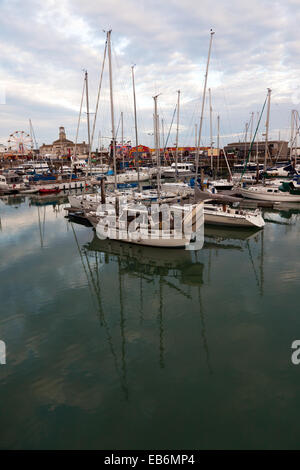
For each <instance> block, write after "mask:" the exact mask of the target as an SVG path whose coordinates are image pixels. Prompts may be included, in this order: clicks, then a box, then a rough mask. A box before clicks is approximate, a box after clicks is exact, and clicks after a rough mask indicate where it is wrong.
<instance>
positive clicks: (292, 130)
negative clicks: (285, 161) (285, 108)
mask: <svg viewBox="0 0 300 470" xmlns="http://www.w3.org/2000/svg"><path fill="white" fill-rule="evenodd" d="M294 122H295V119H294V110H293V109H292V111H291V140H290V160H291V162H292V161H293V144H294Z"/></svg>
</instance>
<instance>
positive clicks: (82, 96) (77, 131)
mask: <svg viewBox="0 0 300 470" xmlns="http://www.w3.org/2000/svg"><path fill="white" fill-rule="evenodd" d="M84 90H85V79H84V80H83V88H82V95H81V102H80V110H79V116H78V123H77V129H76V137H75V148H74V159H76V149H77V141H78V133H79V126H80V119H81V113H82V103H83V98H84Z"/></svg>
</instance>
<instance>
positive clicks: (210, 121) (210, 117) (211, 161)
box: [208, 88, 213, 171]
mask: <svg viewBox="0 0 300 470" xmlns="http://www.w3.org/2000/svg"><path fill="white" fill-rule="evenodd" d="M208 94H209V129H210V168H211V170H212V171H213V137H212V105H211V89H210V88H209V89H208Z"/></svg>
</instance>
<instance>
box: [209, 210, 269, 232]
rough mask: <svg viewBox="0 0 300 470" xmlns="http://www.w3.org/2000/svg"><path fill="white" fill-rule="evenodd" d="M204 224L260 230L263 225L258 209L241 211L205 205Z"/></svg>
mask: <svg viewBox="0 0 300 470" xmlns="http://www.w3.org/2000/svg"><path fill="white" fill-rule="evenodd" d="M204 223H205V224H213V225H222V226H228V227H251V228H262V227H263V226H264V225H265V221H264V219H263V216H262V213H261V210H260V209H256V210H254V211H250V210H243V209H240V208H239V207H237V208H234V207H228V206H227V205H226V204H223V205H222V206H221V205H219V204H205V205H204Z"/></svg>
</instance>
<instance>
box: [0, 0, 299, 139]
mask: <svg viewBox="0 0 300 470" xmlns="http://www.w3.org/2000/svg"><path fill="white" fill-rule="evenodd" d="M0 5H1V15H0V41H1V44H0V46H1V55H2V60H1V63H0V85H1V91H0V99H1V105H0V110H1V118H0V119H1V130H0V141H1V142H3V143H5V142H6V141H7V139H8V136H9V134H11V133H13V132H14V131H16V130H24V131H27V132H28V131H29V125H28V121H29V119H31V120H32V123H33V126H34V130H35V134H36V138H37V141H38V144H39V145H41V144H42V143H43V142H46V143H51V142H52V141H53V140H54V139H55V138H57V134H58V127H59V126H65V128H66V132H67V136H68V137H69V138H70V139H72V140H74V139H75V134H76V126H77V120H78V112H79V106H80V100H81V92H82V84H83V74H84V72H83V69H87V70H88V73H89V91H90V111H91V112H93V111H95V103H96V94H97V87H98V83H99V77H100V70H101V65H102V60H103V51H104V44H105V32H104V30H108V29H112V62H113V86H114V100H115V121H116V127H117V128H118V127H119V130H118V136H119V138H120V126H118V124H119V120H120V113H121V111H123V113H124V136H125V139H126V140H132V141H133V139H134V120H133V98H132V83H131V66H132V65H133V64H136V67H135V81H136V93H137V107H138V127H139V140H140V143H143V144H145V145H152V144H153V135H151V134H153V96H154V95H155V94H158V93H160V96H159V98H158V102H159V115H160V120H163V127H164V134H165V136H166V135H167V133H168V129H169V126H170V123H171V119H172V115H173V111H174V108H175V105H176V101H177V90H180V91H181V113H180V137H179V141H180V145H194V141H195V137H194V133H195V124H197V123H199V118H200V108H201V99H202V92H203V83H204V74H205V65H206V60H207V52H208V45H209V38H210V28H213V30H214V31H215V35H214V38H213V45H212V55H211V63H210V69H209V76H208V87H210V88H211V97H212V108H213V112H212V121H213V134H214V137H213V140H214V141H216V133H217V115H220V136H221V144H224V143H226V142H228V141H236V140H239V139H241V140H242V139H243V138H244V129H245V123H246V122H248V121H249V120H250V117H251V112H254V116H255V119H256V116H257V113H258V112H260V111H261V109H262V105H263V102H264V100H265V97H266V93H267V88H268V87H269V88H271V89H272V100H271V118H270V129H271V137H273V138H278V136H279V132H280V136H281V138H288V136H289V126H290V113H291V110H292V109H297V108H298V106H299V102H300V64H299V51H300V46H299V44H300V30H299V24H300V9H299V0H285V1H284V2H282V1H281V2H276V1H271V0H265V1H259V0H252V1H251V2H250V1H249V2H246V1H241V0H215V1H213V2H212V1H211V0H201V1H199V2H195V1H194V0H165V1H164V2H161V1H158V0H147V1H145V0H109V1H107V0H86V1H85V2H83V1H82V0H72V1H71V0H60V1H57V0H43V1H42V0H41V1H38V0H23V1H20V0H0ZM108 85H109V82H108V71H107V64H106V66H105V71H104V78H103V87H102V92H101V94H102V96H101V100H100V107H99V113H98V118H97V126H96V136H97V138H96V139H95V145H94V147H95V146H97V141H98V138H99V133H100V135H101V136H102V137H101V141H102V143H103V144H104V145H106V144H107V143H108V138H109V136H110V134H111V124H110V108H109V94H108ZM208 104H209V103H208V100H206V105H205V115H204V128H203V137H202V143H203V144H204V145H205V144H207V145H208V144H209V140H210V137H209V135H210V128H209V106H208ZM91 118H93V115H91ZM264 123H265V116H264V117H263V121H262V125H261V128H260V136H261V134H262V133H263V132H264ZM161 127H162V122H161ZM79 140H80V141H82V140H87V129H86V114H85V109H84V113H83V121H82V123H81V126H80V133H79ZM174 142H175V127H174V128H173V131H172V133H171V135H170V138H169V145H172V144H173V143H174Z"/></svg>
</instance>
